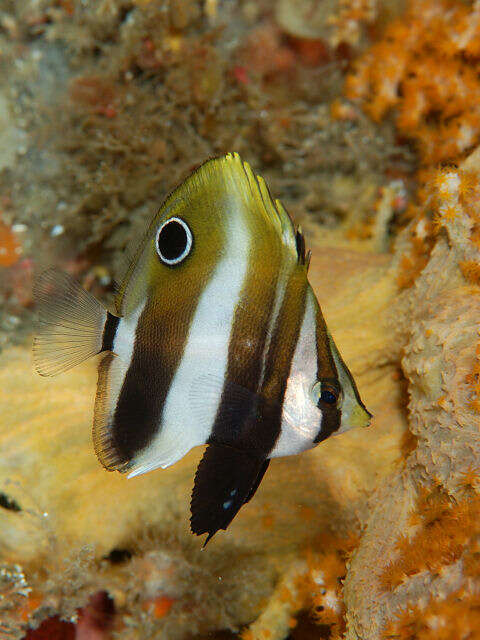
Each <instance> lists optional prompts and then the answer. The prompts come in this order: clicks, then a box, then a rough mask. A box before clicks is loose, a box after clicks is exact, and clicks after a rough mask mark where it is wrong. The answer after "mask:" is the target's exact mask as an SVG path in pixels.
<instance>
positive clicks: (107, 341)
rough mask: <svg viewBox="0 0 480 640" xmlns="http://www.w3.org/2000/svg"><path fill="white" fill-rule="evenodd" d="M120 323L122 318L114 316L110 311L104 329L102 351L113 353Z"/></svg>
mask: <svg viewBox="0 0 480 640" xmlns="http://www.w3.org/2000/svg"><path fill="white" fill-rule="evenodd" d="M119 322H120V318H119V317H118V316H114V315H113V314H112V313H110V311H107V319H106V321H105V327H104V328H103V336H102V351H113V341H114V340H115V335H116V333H117V329H118V323H119Z"/></svg>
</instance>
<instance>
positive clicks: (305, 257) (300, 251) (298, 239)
mask: <svg viewBox="0 0 480 640" xmlns="http://www.w3.org/2000/svg"><path fill="white" fill-rule="evenodd" d="M295 245H296V247H297V256H298V262H299V264H306V265H307V266H308V264H309V262H310V251H308V252H307V251H306V247H305V236H304V235H303V231H302V228H301V227H300V226H299V227H297V229H296V231H295Z"/></svg>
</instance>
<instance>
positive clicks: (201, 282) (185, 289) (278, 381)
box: [34, 154, 371, 542]
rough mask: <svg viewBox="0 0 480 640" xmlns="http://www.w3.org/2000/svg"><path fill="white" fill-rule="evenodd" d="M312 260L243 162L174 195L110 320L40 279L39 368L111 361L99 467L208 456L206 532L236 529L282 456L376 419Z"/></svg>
mask: <svg viewBox="0 0 480 640" xmlns="http://www.w3.org/2000/svg"><path fill="white" fill-rule="evenodd" d="M309 259H310V255H309V253H307V252H306V250H305V243H304V239H303V236H302V234H301V232H300V231H299V230H298V229H296V228H295V227H294V225H293V223H292V221H291V219H290V217H289V216H288V214H287V212H286V211H285V209H284V208H283V207H282V205H281V203H280V202H279V201H278V200H276V201H275V200H273V199H272V197H271V195H270V193H269V191H268V189H267V187H266V185H265V182H264V181H263V179H262V178H260V177H258V176H256V175H255V174H254V173H253V172H252V170H251V168H250V167H249V165H248V164H247V163H245V162H242V160H241V159H240V157H239V156H238V154H227V155H226V156H224V157H221V158H216V159H213V160H209V161H207V162H206V163H205V164H203V165H202V166H201V167H200V168H199V169H197V170H196V171H195V172H194V173H193V174H192V175H191V176H190V177H189V178H187V180H186V181H185V182H184V183H183V184H182V185H181V186H180V187H178V188H177V189H176V190H175V191H173V192H172V194H171V195H170V196H169V197H168V198H167V200H166V201H165V203H164V204H163V206H162V207H161V209H160V211H159V212H158V214H157V215H156V216H155V218H154V219H153V220H152V222H151V224H150V226H149V228H148V229H147V231H146V233H145V236H144V238H143V241H142V242H141V243H140V245H139V247H138V249H137V251H136V253H135V255H134V258H133V260H132V261H131V264H130V267H129V269H128V271H127V273H126V275H125V277H124V279H123V281H122V283H121V285H120V288H119V292H118V295H117V297H116V299H115V304H114V308H113V309H112V310H107V309H106V308H105V307H104V306H103V305H102V304H101V303H100V302H98V301H97V300H96V299H95V298H94V297H93V296H92V295H91V294H89V293H88V292H86V291H85V290H83V289H82V288H81V287H80V285H78V283H76V282H75V281H73V280H72V279H71V278H70V277H69V276H67V275H66V274H62V273H60V272H58V271H56V270H49V271H47V272H46V273H45V274H44V275H43V276H41V277H40V278H39V281H38V282H37V285H36V299H37V302H38V308H39V318H40V325H39V326H40V330H39V334H38V336H37V338H36V340H35V343H34V356H35V361H36V367H37V371H38V372H39V373H40V374H42V375H53V374H55V373H58V372H60V371H63V370H66V369H68V368H70V367H71V366H74V365H75V364H77V363H78V362H80V361H82V360H84V359H85V358H87V357H89V356H92V355H95V354H97V353H100V354H101V356H100V360H99V365H98V385H97V394H96V401H95V410H94V426H93V442H94V447H95V451H96V454H97V456H98V458H99V460H100V462H101V463H102V464H103V466H104V467H105V468H107V469H109V470H119V471H121V472H126V473H128V476H129V477H133V476H136V475H139V474H142V473H146V472H147V471H151V470H154V469H156V468H159V467H161V468H166V467H169V466H170V465H172V464H174V463H175V462H177V461H178V460H180V459H181V458H182V457H183V456H184V455H185V454H186V453H187V452H188V451H189V450H190V449H192V448H193V447H195V446H198V445H204V444H206V445H207V447H206V450H205V453H204V456H203V458H202V460H201V462H200V464H199V466H198V469H197V473H196V476H195V483H194V489H193V493H192V502H191V511H192V517H191V528H192V531H193V532H194V533H196V534H202V533H208V537H207V542H208V540H209V539H210V538H211V536H212V535H214V534H215V533H216V531H218V530H219V529H226V528H227V526H228V525H229V524H230V522H231V521H232V519H233V518H234V516H235V515H236V513H237V512H238V510H239V509H240V508H241V506H242V505H243V504H245V502H248V500H250V498H251V497H252V496H253V494H254V493H255V491H256V489H257V488H258V485H259V484H260V482H261V480H262V477H263V475H264V473H265V471H266V469H267V467H268V463H269V460H270V459H271V458H273V457H277V456H286V455H292V454H297V453H300V452H302V451H305V450H306V449H309V448H311V447H314V446H315V445H316V444H318V443H319V442H321V441H322V440H324V439H325V438H327V437H328V436H330V435H333V434H338V433H341V432H343V431H346V430H347V429H349V428H352V427H354V426H366V425H367V424H368V423H369V420H370V417H371V416H370V414H369V413H368V411H367V410H366V409H365V407H364V405H363V403H362V402H361V400H360V397H359V394H358V391H357V388H356V386H355V382H354V380H353V378H352V376H351V374H350V372H349V370H348V368H347V367H346V365H345V363H344V362H343V360H342V358H341V356H340V354H339V352H338V349H337V348H336V346H335V343H334V341H333V339H332V337H331V335H330V333H329V331H328V329H327V327H326V324H325V321H324V319H323V316H322V313H321V310H320V307H319V305H318V302H317V299H316V297H315V295H314V293H313V290H312V288H311V286H310V284H309V282H308V279H307V271H308V263H309Z"/></svg>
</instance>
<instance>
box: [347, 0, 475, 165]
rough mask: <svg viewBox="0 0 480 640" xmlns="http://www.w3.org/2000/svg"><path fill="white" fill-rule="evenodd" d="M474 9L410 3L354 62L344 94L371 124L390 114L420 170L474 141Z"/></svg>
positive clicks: (429, 0) (432, 0) (451, 3)
mask: <svg viewBox="0 0 480 640" xmlns="http://www.w3.org/2000/svg"><path fill="white" fill-rule="evenodd" d="M479 40H480V4H479V3H478V2H474V3H473V5H472V6H469V5H468V3H463V2H460V1H456V0H441V1H438V0H421V1H420V2H418V1H416V2H410V3H409V5H408V9H407V11H406V13H405V14H404V15H403V16H402V17H401V18H398V19H396V20H394V21H393V22H392V23H391V24H389V25H388V27H387V28H386V30H385V32H384V33H383V34H382V37H381V39H380V41H379V42H377V43H376V44H374V45H372V47H371V48H370V49H369V50H368V51H367V52H366V53H365V54H364V55H363V56H362V57H361V58H360V59H359V60H358V61H357V62H356V65H355V70H354V71H353V72H352V73H351V74H350V75H349V76H348V77H347V80H346V95H347V96H348V97H349V98H351V99H352V100H355V101H356V102H359V103H360V104H361V105H362V107H363V109H364V110H365V111H366V112H367V113H368V114H369V115H370V116H371V117H372V118H373V119H374V120H375V121H377V122H378V121H380V120H381V119H382V118H384V117H385V115H386V114H387V113H388V112H389V111H390V110H392V111H394V112H395V122H396V126H397V129H398V131H399V133H400V134H401V135H402V136H404V137H405V138H408V139H410V140H412V141H414V142H415V144H416V147H417V151H418V153H419V156H420V158H421V160H422V162H423V163H424V164H426V165H431V164H432V163H438V162H448V161H452V160H455V159H457V158H459V157H461V156H462V155H464V154H465V152H467V151H468V150H470V149H472V148H473V147H474V146H475V144H476V143H477V142H478V140H479V137H480V108H479V106H478V105H479V103H480V81H479V79H478V74H477V72H476V65H477V61H478V57H479V55H480V50H479V47H478V42H479Z"/></svg>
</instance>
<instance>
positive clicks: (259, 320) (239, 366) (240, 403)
mask: <svg viewBox="0 0 480 640" xmlns="http://www.w3.org/2000/svg"><path fill="white" fill-rule="evenodd" d="M247 224H248V220H247ZM253 231H254V230H253V229H252V232H253ZM252 235H253V233H252ZM253 237H254V236H253ZM275 240H276V238H275V237H273V238H272V237H271V235H268V234H267V235H266V237H260V238H258V237H257V239H256V240H255V241H253V242H252V245H251V249H250V253H249V269H248V272H247V275H246V278H245V283H244V286H243V289H242V292H241V295H240V298H239V301H238V304H237V308H236V312H235V321H234V324H233V328H232V332H231V335H230V340H229V349H228V365H227V371H226V376H225V381H224V387H223V391H222V399H221V402H220V405H219V408H218V411H217V415H216V417H215V422H214V425H213V429H212V435H211V437H210V439H209V442H216V443H220V444H227V445H230V446H237V447H241V446H242V444H241V443H242V442H243V441H244V439H245V436H246V433H248V432H249V431H250V430H251V429H252V428H253V427H252V425H253V424H255V421H256V419H257V411H258V403H259V385H260V380H261V377H262V374H263V368H264V358H265V349H266V348H267V345H268V342H269V340H270V336H269V326H270V324H271V320H272V313H273V309H274V305H275V297H276V293H277V284H278V281H279V278H280V271H281V264H282V262H281V261H282V258H283V257H284V256H282V253H283V251H284V248H283V247H282V245H281V244H280V243H279V242H278V239H277V242H275ZM267 255H268V259H266V256H267ZM279 295H283V292H282V291H279Z"/></svg>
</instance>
